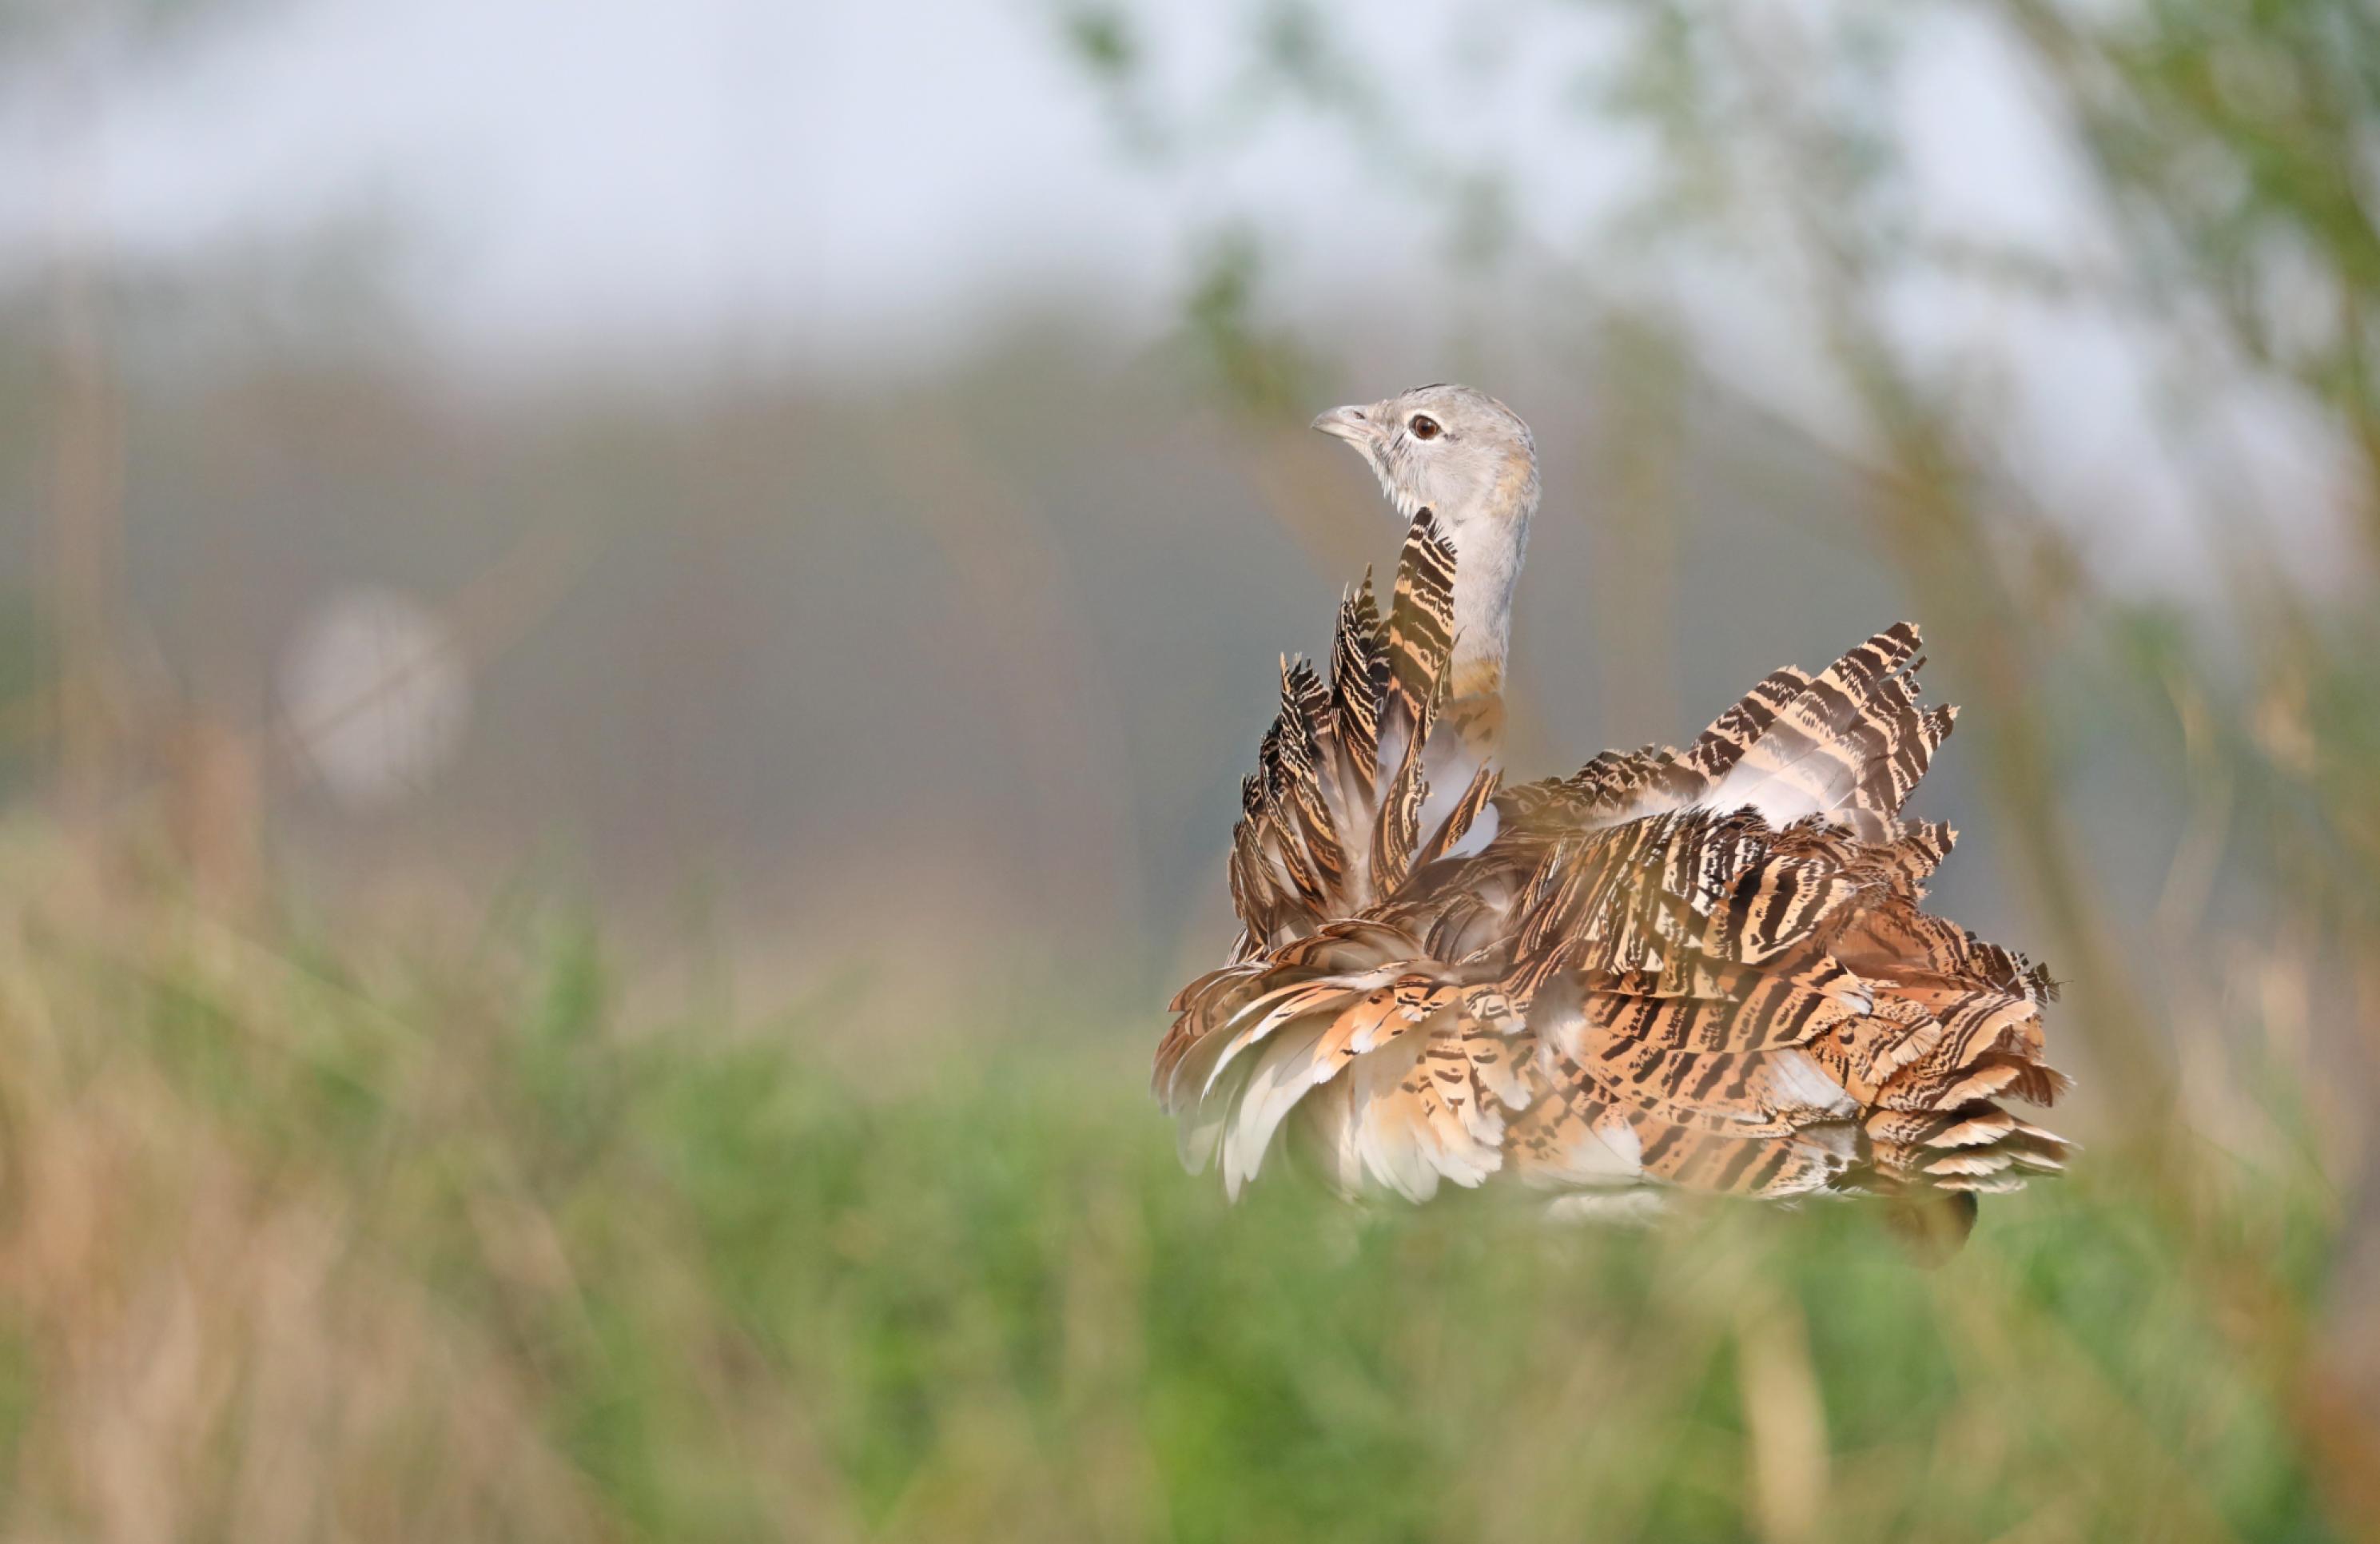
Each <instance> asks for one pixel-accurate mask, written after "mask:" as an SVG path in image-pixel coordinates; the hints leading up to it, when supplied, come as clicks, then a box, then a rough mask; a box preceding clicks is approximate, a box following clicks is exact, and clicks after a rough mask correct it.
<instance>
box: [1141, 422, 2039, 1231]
mask: <svg viewBox="0 0 2380 1544" xmlns="http://www.w3.org/2000/svg"><path fill="white" fill-rule="evenodd" d="M1315 427H1316V428H1318V429H1320V430H1323V431H1325V432H1329V433H1330V434H1334V435H1336V436H1338V437H1339V438H1341V439H1343V440H1345V441H1347V442H1348V443H1349V444H1352V445H1354V447H1355V448H1356V449H1357V450H1358V451H1359V452H1361V453H1362V455H1363V456H1364V458H1365V459H1366V461H1367V462H1368V463H1369V464H1370V465H1371V467H1372V468H1373V470H1374V471H1375V472H1376V473H1377V474H1378V477H1379V480H1380V483H1381V486H1382V487H1383V488H1384V489H1385V490H1386V491H1387V492H1388V495H1389V497H1390V500H1391V501H1393V502H1394V504H1395V505H1396V507H1397V511H1398V513H1399V514H1400V515H1401V516H1403V517H1405V518H1406V519H1407V520H1408V521H1409V522H1410V528H1409V529H1408V531H1407V533H1406V536H1405V541H1404V548H1403V555H1402V557H1401V558H1400V560H1399V562H1398V565H1397V577H1396V589H1395V592H1394V594H1393V595H1392V596H1391V598H1390V603H1389V608H1388V615H1387V618H1386V621H1385V624H1384V623H1383V621H1382V619H1381V617H1380V616H1379V614H1378V607H1377V606H1376V605H1375V602H1374V600H1373V594H1372V588H1371V580H1370V577H1369V576H1368V575H1367V576H1366V578H1365V580H1364V582H1363V584H1362V585H1361V586H1359V587H1358V588H1357V589H1356V590H1354V592H1353V593H1352V594H1350V595H1348V596H1347V597H1345V598H1344V599H1343V600H1342V603H1341V606H1340V611H1339V625H1338V633H1337V637H1336V638H1335V640H1334V642H1333V645H1332V649H1331V656H1330V672H1329V679H1328V681H1327V682H1326V681H1325V680H1324V679H1323V678H1322V676H1321V675H1318V673H1317V672H1316V671H1315V670H1314V669H1313V668H1312V667H1311V666H1309V665H1307V664H1305V663H1303V662H1299V663H1290V664H1287V665H1285V666H1284V668H1283V671H1282V675H1281V712H1280V716H1279V717H1278V718H1277V719H1276V720H1275V721H1274V723H1273V726H1272V729H1271V730H1270V732H1269V733H1268V734H1267V735H1266V736H1265V739H1264V744H1263V748H1262V750H1261V753H1260V758H1259V768H1258V771H1257V772H1256V773H1255V774H1254V775H1253V776H1251V777H1249V778H1248V779H1247V781H1246V783H1245V785H1244V789H1243V796H1244V803H1243V810H1244V812H1243V813H1242V815H1241V817H1240V821H1239V823H1238V826H1237V827H1236V829H1235V830H1234V831H1233V851H1232V858H1231V880H1232V896H1233V903H1234V905H1235V906H1236V908H1237V910H1238V913H1239V917H1240V920H1241V922H1242V924H1243V931H1242V934H1241V937H1240V941H1239V944H1238V947H1237V948H1236V950H1235V951H1234V952H1233V959H1232V963H1231V964H1229V965H1226V966H1225V967H1222V968H1221V969H1220V970H1215V971H1210V972H1209V973H1208V974H1207V975H1205V976H1202V977H1200V978H1199V979H1197V980H1196V981H1193V982H1192V983H1191V984H1190V985H1189V986H1187V987H1185V988H1184V989H1183V991H1181V993H1180V994H1179V995H1178V996H1177V997H1176V998H1175V999H1174V1001H1173V1003H1172V1011H1173V1012H1174V1013H1175V1014H1176V1015H1178V1016H1177V1017H1176V1018H1175V1020H1174V1022H1173V1025H1172V1027H1171V1029H1169V1030H1168V1031H1167V1033H1166V1035H1165V1038H1164V1039H1163V1041H1162V1043H1161V1044H1160V1046H1159V1047H1158V1052H1157V1070H1156V1089H1157V1093H1158V1096H1159V1097H1160V1100H1163V1102H1164V1104H1165V1106H1166V1108H1167V1109H1168V1110H1169V1111H1171V1112H1172V1113H1173V1114H1174V1115H1176V1116H1177V1117H1178V1119H1179V1120H1180V1122H1181V1128H1182V1150H1183V1155H1184V1160H1185V1161H1187V1162H1188V1163H1189V1164H1190V1165H1191V1166H1192V1167H1193V1168H1194V1169H1197V1168H1203V1167H1204V1166H1205V1165H1206V1164H1207V1163H1208V1162H1209V1161H1214V1160H1216V1159H1217V1158H1218V1157H1220V1161H1221V1167H1222V1172H1223V1183H1224V1185H1225V1186H1226V1188H1227V1189H1228V1190H1229V1191H1231V1192H1232V1193H1233V1195H1237V1194H1238V1192H1239V1190H1240V1188H1241V1187H1242V1186H1243V1185H1246V1184H1247V1183H1248V1181H1249V1180H1250V1179H1252V1178H1253V1177H1255V1175H1256V1173H1257V1171H1258V1169H1259V1168H1260V1167H1261V1166H1262V1165H1263V1163H1264V1161H1265V1159H1266V1155H1267V1152H1268V1149H1270V1148H1271V1146H1272V1145H1273V1142H1274V1138H1275V1137H1276V1135H1277V1134H1278V1133H1280V1132H1281V1131H1282V1130H1283V1129H1284V1128H1286V1129H1287V1130H1289V1131H1290V1132H1291V1133H1292V1135H1293V1137H1295V1138H1297V1139H1298V1141H1299V1145H1300V1146H1302V1147H1303V1148H1304V1149H1305V1150H1307V1151H1308V1152H1310V1153H1311V1154H1312V1155H1313V1157H1314V1158H1315V1159H1316V1160H1317V1161H1318V1163H1319V1165H1320V1167H1321V1169H1322V1170H1323V1171H1324V1172H1325V1173H1327V1174H1329V1175H1330V1178H1331V1179H1332V1180H1333V1181H1334V1182H1335V1183H1336V1184H1337V1185H1339V1186H1341V1187H1342V1189H1344V1190H1346V1191H1348V1192H1350V1193H1358V1192H1363V1191H1367V1190H1378V1189H1385V1190H1389V1191H1393V1192H1397V1193H1401V1194H1403V1195H1404V1196H1406V1197H1408V1198H1412V1199H1414V1200H1422V1199H1426V1198H1428V1197H1429V1196H1431V1195H1432V1194H1433V1193H1435V1191H1436V1190H1437V1188H1438V1185H1439V1181H1440V1180H1441V1179H1451V1180H1452V1181H1454V1182H1455V1183H1456V1184H1458V1185H1478V1184H1481V1183H1482V1182H1484V1181H1486V1180H1488V1179H1489V1178H1490V1177H1491V1176H1502V1177H1507V1178H1510V1179H1512V1180H1515V1181H1518V1182H1520V1183H1521V1184H1524V1185H1532V1186H1536V1187H1539V1188H1541V1189H1543V1190H1546V1191H1549V1192H1553V1193H1556V1194H1567V1195H1572V1196H1580V1197H1594V1198H1619V1197H1623V1196H1633V1197H1635V1198H1639V1199H1644V1198H1646V1197H1645V1196H1644V1194H1643V1193H1644V1192H1645V1191H1647V1190H1652V1191H1656V1192H1658V1189H1659V1188H1660V1187H1665V1186H1666V1187H1672V1188H1678V1187H1682V1188H1685V1189H1694V1190H1705V1191H1716V1192H1726V1193H1732V1194H1739V1195H1747V1196H1758V1197H1767V1198H1787V1197H1795V1196H1803V1195H1808V1194H1811V1193H1814V1192H1823V1191H1837V1192H1842V1191H1866V1192H1880V1193H1884V1194H1888V1195H1894V1196H1900V1197H1903V1198H1909V1199H1912V1200H1917V1199H1921V1198H1932V1199H1936V1200H1939V1201H1941V1202H1944V1203H1947V1204H1945V1205H1943V1206H1941V1207H1937V1208H1932V1209H1929V1210H1934V1211H1938V1212H1941V1213H1943V1214H1946V1215H1948V1216H1949V1218H1951V1219H1952V1220H1953V1221H1954V1222H1955V1223H1956V1224H1959V1225H1961V1226H1963V1224H1964V1223H1965V1222H1969V1221H1971V1220H1972V1217H1973V1198H1974V1195H1975V1193H1977V1192H1982V1191H1998V1190H2008V1189H2013V1188H2015V1187H2017V1186H2018V1185H2022V1183H2023V1177H2024V1176H2025V1175H2026V1174H2027V1173H2033V1172H2040V1171H2051V1170H2056V1169H2058V1168H2059V1167H2061V1166H2062V1163H2063V1161H2064V1158H2065V1155H2066V1151H2067V1148H2066V1144H2065V1143H2064V1142H2062V1141H2061V1140H2060V1139H2059V1138H2058V1137H2055V1136H2053V1135H2051V1134H2050V1133H2048V1132H2046V1131H2044V1130H2042V1129H2041V1128H2040V1127H2038V1126H2035V1125H2030V1124H2028V1123H2027V1122H2025V1121H2023V1120H2021V1119H2018V1118H2017V1117H2016V1116H2014V1115H2011V1114H2010V1113H2009V1112H2008V1111H2007V1110H2005V1109H2003V1108H2002V1106H2001V1102H2000V1101H2001V1100H2026V1101H2029V1102H2032V1103H2034V1104H2043V1105H2046V1104H2048V1103H2050V1102H2051V1101H2052V1100H2054V1099H2055V1098H2056V1097H2057V1095H2058V1093H2059V1092H2060V1091H2061V1090H2062V1089H2063V1088H2065V1087H2066V1083H2067V1080H2066V1079H2065V1078H2064V1076H2061V1075H2060V1074H2058V1072H2056V1071H2054V1070H2052V1069H2051V1068H2050V1067H2049V1066H2047V1065H2046V1064H2045V1063H2044V1062H2043V1061H2042V1060H2041V1053H2042V1034H2041V1006H2042V1004H2043V1003H2046V1002H2048V1001H2049V1000H2050V999H2051V998H2052V997H2053V995H2054V990H2053V987H2052V983H2051V982H2050V979H2049V978H2048V976H2047V974H2046V972H2045V971H2044V970H2042V969H2041V968H2039V967H2034V966H2033V965H2031V964H2029V963H2028V962H2027V961H2026V960H2025V959H2024V957H2023V956H2022V955H2020V954H2014V953H2012V952H2010V950H2007V949H2003V948H2001V947H1999V946H1998V945H1996V944H1991V943H1985V942H1982V941H1981V940H1979V939H1977V938H1976V937H1975V936H1974V935H1973V934H1972V933H1970V932H1968V931H1967V930H1964V929H1962V928H1961V927H1959V926H1957V925H1956V924H1954V923H1951V922H1949V921H1946V920H1944V919H1942V918H1937V917H1934V916H1931V915H1928V914H1927V913H1926V912H1925V910H1923V909H1922V908H1921V906H1920V904H1919V903H1920V902H1921V900H1922V899H1923V897H1924V894H1925V888H1924V886H1925V880H1926V878H1927V877H1928V876H1929V875H1930V874H1931V873H1932V872H1933V870H1934V869H1935V866H1936V865H1937V864H1938V863H1940V862H1941V860H1942V858H1943V857H1944V855H1945V854H1946V853H1948V852H1949V847H1950V844H1951V841H1952V838H1953V834H1954V833H1952V832H1951V831H1950V830H1949V828H1948V827H1947V826H1944V825H1940V824H1937V823H1934V822H1929V821H1903V820H1901V819H1900V807H1901V804H1902V801H1903V800H1905V799H1906V798H1907V797H1908V796H1909V792H1910V789H1911V788H1912V787H1913V785H1914V784H1916V782H1917V780H1918V779H1919V778H1920V777H1922V776H1923V775H1924V774H1925V766H1926V762H1927V760H1928V758H1930V757H1931V756H1932V754H1933V752H1934V750H1935V748H1937V747H1938V746H1939V745H1940V744H1941V743H1942V741H1943V739H1944V737H1945V736H1948V735H1949V732H1950V723H1951V719H1952V717H1953V711H1952V710H1951V709H1949V708H1947V707H1926V706H1925V705H1924V704H1922V703H1920V702H1919V700H1918V686H1917V680H1916V676H1915V669H1916V666H1917V664H1918V663H1920V662H1919V660H1918V658H1917V650H1918V635H1917V629H1916V628H1915V627H1913V626H1909V625H1907V624H1901V625H1900V626H1893V627H1890V628H1888V629H1887V630H1885V631H1884V632H1881V633H1878V634H1876V636H1875V637H1874V638H1869V639H1868V640H1867V641H1866V642H1865V643H1863V644H1861V645H1860V646H1859V647H1858V648H1856V649H1853V650H1852V651H1851V652H1850V653H1848V654H1846V655H1844V656H1843V657H1842V658H1841V659H1840V660H1838V661H1836V662H1835V663H1834V664H1833V665H1832V666H1831V667H1829V668H1828V670H1827V671H1825V672H1824V673H1823V674H1821V675H1818V676H1816V677H1815V678H1813V677H1811V676H1809V675H1804V674H1803V672H1801V671H1799V670H1795V669H1786V670H1779V671H1778V672H1776V673H1774V674H1773V675H1769V676H1768V677H1767V679H1766V680H1764V681H1762V682H1761V683H1760V684H1759V685H1758V686H1756V687H1754V688H1753V689H1752V691H1751V693H1750V694H1749V695H1747V696H1746V697H1745V698H1744V699H1743V700H1742V701H1741V702H1738V703H1737V704H1736V705H1735V706H1733V707H1731V708H1730V709H1729V710H1728V711H1726V712H1724V713H1722V714H1720V715H1719V717H1718V721H1717V722H1716V723H1713V724H1712V725H1711V726H1710V727H1709V728H1708V729H1706V730H1705V731H1704V732H1703V733H1702V735H1701V736H1699V737H1698V738H1696V739H1695V740H1694V743H1693V744H1692V745H1690V746H1688V747H1687V748H1684V749H1682V750H1677V749H1671V748H1654V747H1647V748H1645V749H1642V750H1636V751H1630V752H1611V751H1607V752H1605V753H1604V754H1602V755H1600V756H1597V758H1595V760H1592V761H1589V762H1588V763H1587V764H1586V765H1585V768H1583V769H1582V770H1581V771H1579V772H1577V773H1575V774H1573V776H1570V777H1567V778H1561V779H1549V780H1547V781H1544V782H1538V783H1529V784H1519V785H1516V786H1510V787H1507V786H1504V785H1503V784H1502V782H1501V774H1500V770H1499V768H1498V765H1497V760H1498V757H1499V754H1500V739H1501V729H1502V721H1503V712H1502V687H1503V676H1504V661H1505V652H1506V648H1507V643H1508V640H1509V638H1510V636H1511V618H1512V591H1513V586H1514V582H1515V580H1516V579H1517V577H1518V576H1519V573H1520V568H1521V560H1522V555H1523V552H1524V546H1525V543H1526V540H1527V535H1528V528H1529V520H1530V517H1531V516H1532V515H1533V514H1534V513H1535V512H1536V505H1537V472H1536V450H1535V447H1534V444H1532V442H1531V440H1530V436H1529V431H1528V427H1527V426H1526V425H1525V424H1524V423H1523V422H1522V421H1521V420H1520V419H1519V418H1518V417H1516V416H1515V415H1514V414H1513V413H1512V410H1511V409H1510V408H1508V407H1505V406H1504V405H1503V404H1502V403H1500V402H1498V401H1496V400H1495V399H1494V398H1492V397H1490V396H1488V395H1485V394H1483V393H1480V392H1476V391H1474V390H1471V389H1470V388H1468V387H1463V386H1451V385H1437V386H1424V387H1421V388H1418V389H1417V390H1415V391H1410V392H1406V393H1404V394H1403V395H1399V396H1395V397H1391V398H1390V399H1388V400H1387V401H1385V402H1378V403H1373V404H1370V405H1367V406H1362V407H1341V408H1337V409H1334V410H1333V411H1331V412H1329V413H1325V414H1324V415H1322V417H1321V418H1319V419H1317V420H1315Z"/></svg>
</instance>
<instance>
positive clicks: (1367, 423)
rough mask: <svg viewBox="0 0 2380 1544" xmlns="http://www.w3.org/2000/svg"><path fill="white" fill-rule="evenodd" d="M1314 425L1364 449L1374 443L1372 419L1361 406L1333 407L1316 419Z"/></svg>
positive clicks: (1335, 437) (1336, 437)
mask: <svg viewBox="0 0 2380 1544" xmlns="http://www.w3.org/2000/svg"><path fill="white" fill-rule="evenodd" d="M1314 427H1315V428H1317V429H1318V430H1320V431H1321V432H1323V433H1325V434H1328V435H1330V437H1331V438H1332V439H1334V440H1344V441H1346V442H1347V443H1348V444H1351V445H1354V447H1355V448H1356V449H1358V450H1362V449H1364V448H1365V447H1366V446H1367V445H1369V444H1371V443H1372V421H1371V419H1370V418H1369V417H1368V416H1367V415H1366V412H1365V410H1364V409H1363V408H1361V407H1333V408H1331V409H1330V411H1329V412H1327V413H1325V414H1323V415H1322V416H1321V417H1320V418H1318V419H1315V420H1314Z"/></svg>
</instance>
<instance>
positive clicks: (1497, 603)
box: [1444, 488, 1536, 760]
mask: <svg viewBox="0 0 2380 1544" xmlns="http://www.w3.org/2000/svg"><path fill="white" fill-rule="evenodd" d="M1535 495H1536V491H1535V489H1534V488H1532V489H1530V490H1529V491H1528V496H1527V498H1526V499H1525V500H1524V501H1514V502H1512V503H1509V504H1507V505H1505V507H1504V508H1502V509H1500V510H1490V509H1478V510H1472V511H1455V512H1453V513H1452V514H1451V518H1450V520H1449V522H1448V531H1449V535H1450V536H1451V538H1452V540H1453V542H1454V653H1453V657H1452V659H1451V662H1450V664H1449V668H1448V683H1447V699H1446V706H1445V710H1444V711H1445V714H1446V722H1447V723H1449V724H1451V725H1452V726H1453V728H1454V730H1455V732H1456V733H1457V734H1458V735H1460V736H1462V739H1463V746H1464V748H1465V749H1466V750H1468V751H1470V752H1472V753H1473V754H1475V755H1476V756H1478V757H1479V758H1481V759H1483V760H1484V759H1486V758H1488V757H1492V756H1494V755H1495V754H1496V753H1497V752H1498V751H1499V750H1500V749H1501V748H1502V745H1503V738H1504V661H1505V657H1506V655H1507V653H1508V652H1509V650H1510V649H1511V646H1512V591H1513V589H1514V587H1515V586H1516V585H1517V584H1518V583H1519V581H1520V577H1521V559H1522V557H1523V555H1524V551H1525V549H1526V547H1527V545H1528V539H1529V517H1530V516H1531V515H1533V514H1534V513H1535V512H1536V496H1535Z"/></svg>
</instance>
